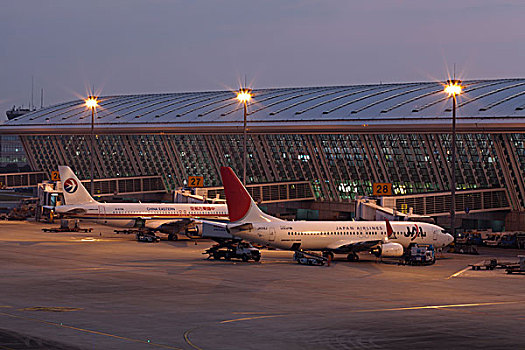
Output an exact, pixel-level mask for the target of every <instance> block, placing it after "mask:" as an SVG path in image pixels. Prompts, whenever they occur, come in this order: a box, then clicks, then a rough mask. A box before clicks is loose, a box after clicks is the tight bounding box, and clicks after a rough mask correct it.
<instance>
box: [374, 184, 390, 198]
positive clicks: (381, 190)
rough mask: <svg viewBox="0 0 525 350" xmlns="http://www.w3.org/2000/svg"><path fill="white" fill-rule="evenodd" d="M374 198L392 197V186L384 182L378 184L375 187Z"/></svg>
mask: <svg viewBox="0 0 525 350" xmlns="http://www.w3.org/2000/svg"><path fill="white" fill-rule="evenodd" d="M372 194H373V195H374V196H391V195H392V184H391V183H384V182H376V183H374V186H373V192H372Z"/></svg>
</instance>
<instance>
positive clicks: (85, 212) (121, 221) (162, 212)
mask: <svg viewBox="0 0 525 350" xmlns="http://www.w3.org/2000/svg"><path fill="white" fill-rule="evenodd" d="M58 170H59V172H60V178H61V179H62V181H63V182H62V187H63V193H64V201H65V205H61V206H58V207H56V212H57V213H59V214H63V215H66V216H68V217H72V218H77V219H81V220H86V221H92V222H96V223H100V224H103V225H108V226H113V227H121V228H133V227H137V228H138V227H145V228H148V229H151V230H153V231H159V232H163V233H167V234H168V239H170V240H171V239H177V233H179V232H182V231H183V230H184V229H185V228H187V227H188V225H190V224H193V223H195V222H199V219H207V220H228V209H227V206H226V205H225V204H186V203H184V204H183V203H170V204H167V203H99V202H97V201H96V200H94V199H93V197H91V195H90V194H89V192H88V191H87V190H86V188H85V187H84V186H83V185H82V183H81V182H80V180H79V179H78V178H77V177H76V175H75V174H74V173H73V171H72V170H71V168H69V167H67V166H59V167H58Z"/></svg>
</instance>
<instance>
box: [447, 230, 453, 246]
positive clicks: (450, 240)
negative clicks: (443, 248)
mask: <svg viewBox="0 0 525 350" xmlns="http://www.w3.org/2000/svg"><path fill="white" fill-rule="evenodd" d="M452 242H454V237H452V235H451V234H450V233H447V244H445V245H449V244H450V243H452Z"/></svg>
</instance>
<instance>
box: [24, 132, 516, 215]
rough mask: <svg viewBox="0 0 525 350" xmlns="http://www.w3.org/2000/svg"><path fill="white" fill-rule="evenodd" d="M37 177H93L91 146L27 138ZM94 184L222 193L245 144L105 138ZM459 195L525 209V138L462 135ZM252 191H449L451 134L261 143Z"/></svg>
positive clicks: (218, 138) (238, 138) (251, 155)
mask: <svg viewBox="0 0 525 350" xmlns="http://www.w3.org/2000/svg"><path fill="white" fill-rule="evenodd" d="M23 139H24V141H25V142H26V145H27V148H28V149H27V151H28V155H29V157H30V159H31V161H32V164H34V166H35V168H36V169H34V170H41V171H47V172H50V171H52V170H56V169H57V166H58V165H59V164H68V165H70V166H71V167H72V168H73V169H74V170H75V171H76V172H77V173H78V174H79V176H80V177H81V178H88V177H89V159H90V149H89V147H90V143H89V136H83V135H46V136H23ZM95 144H96V147H95V159H96V161H95V177H96V178H114V177H125V176H142V175H161V176H162V178H163V179H164V181H165V183H166V186H167V188H171V189H173V188H175V187H180V186H182V185H183V184H184V181H185V180H186V179H187V177H188V176H192V175H200V176H204V181H205V186H207V187H208V186H220V185H221V180H220V174H219V168H220V166H225V165H226V166H231V167H232V168H233V169H234V171H235V172H236V173H237V174H239V175H241V174H242V135H238V134H232V135H223V134H219V135H198V134H197V135H175V134H165V135H159V134H143V135H99V136H97V137H96V141H95ZM457 152H458V153H457V154H458V156H457V169H456V176H457V178H456V182H457V189H459V190H462V189H465V190H466V189H489V188H507V189H508V190H509V192H514V193H509V195H510V196H511V199H512V200H511V202H512V203H513V206H514V207H520V208H524V207H525V202H524V198H525V193H524V191H525V188H524V184H523V179H524V177H525V174H524V170H523V169H525V134H480V133H477V134H458V138H457ZM247 153H248V162H247V183H268V182H282V181H303V180H306V181H310V182H311V183H312V185H313V188H314V191H315V194H316V196H317V198H319V199H321V200H329V201H347V200H350V199H354V198H355V197H356V196H358V195H368V194H370V193H371V192H372V183H374V182H391V183H392V184H393V190H394V194H416V193H424V192H437V191H447V190H449V187H448V184H449V177H450V174H451V171H450V168H449V162H450V158H451V157H450V135H449V134H252V135H249V139H248V142H247Z"/></svg>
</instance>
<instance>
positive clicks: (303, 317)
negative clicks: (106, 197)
mask: <svg viewBox="0 0 525 350" xmlns="http://www.w3.org/2000/svg"><path fill="white" fill-rule="evenodd" d="M50 226H58V225H57V224H55V225H50V224H40V223H31V222H29V223H28V222H0V266H1V275H0V276H1V279H0V281H1V283H0V349H202V350H208V349H228V350H231V349H271V350H276V349H406V348H426V349H437V348H439V349H443V348H447V349H459V348H473V349H476V348H484V349H519V348H521V349H523V348H525V343H524V341H525V337H524V336H523V329H524V326H525V292H524V291H525V276H524V275H507V274H506V273H505V271H504V270H501V269H497V270H493V271H473V270H470V269H469V268H468V264H471V263H477V262H480V261H482V260H484V259H488V258H492V257H497V258H498V259H503V260H507V261H517V255H518V254H524V253H525V252H524V251H518V250H510V249H498V248H482V249H481V255H458V254H451V253H442V254H438V258H439V259H438V261H437V262H436V264H434V265H431V266H399V265H397V264H395V263H393V262H392V261H390V263H385V262H380V261H379V260H378V259H376V258H375V257H374V256H371V255H368V254H361V260H360V261H359V262H347V261H346V260H344V257H343V256H341V257H340V259H336V260H335V261H334V262H333V263H332V264H331V266H329V267H327V266H324V267H318V266H304V265H299V264H297V263H295V262H293V261H292V255H293V253H292V252H287V251H276V250H262V251H261V252H262V259H261V261H260V262H259V263H255V262H246V263H245V262H241V261H222V260H221V261H214V260H207V259H206V256H205V255H203V254H202V253H203V251H204V250H205V249H206V248H207V247H209V246H211V245H212V244H213V242H210V241H198V242H195V241H191V240H183V241H178V242H171V241H161V242H159V243H140V242H137V241H135V239H134V236H130V235H116V234H114V233H113V230H112V229H111V228H108V227H102V226H97V225H90V224H84V227H93V228H94V230H93V232H91V233H44V232H42V231H41V229H42V228H43V227H50Z"/></svg>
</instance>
